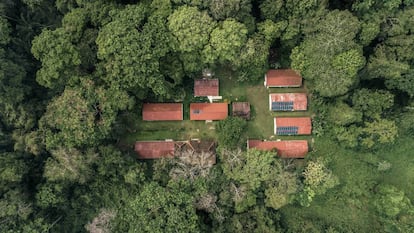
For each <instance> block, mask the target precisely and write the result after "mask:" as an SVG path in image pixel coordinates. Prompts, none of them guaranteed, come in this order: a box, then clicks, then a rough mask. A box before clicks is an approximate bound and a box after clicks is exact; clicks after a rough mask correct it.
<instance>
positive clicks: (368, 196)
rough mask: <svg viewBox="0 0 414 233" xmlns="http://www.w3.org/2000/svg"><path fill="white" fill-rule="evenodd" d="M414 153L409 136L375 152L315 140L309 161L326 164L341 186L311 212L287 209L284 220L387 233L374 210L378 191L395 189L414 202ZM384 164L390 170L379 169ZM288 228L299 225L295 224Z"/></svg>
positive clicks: (319, 199) (320, 199)
mask: <svg viewBox="0 0 414 233" xmlns="http://www.w3.org/2000/svg"><path fill="white" fill-rule="evenodd" d="M413 149H414V146H413V144H412V138H411V137H409V136H407V135H400V137H399V138H398V139H397V141H396V143H394V144H393V145H388V146H387V147H384V148H379V149H378V150H376V151H375V152H360V151H354V150H349V149H346V148H344V147H342V146H340V145H338V143H337V142H335V141H332V140H331V139H329V138H326V137H320V138H315V146H314V151H313V152H311V153H310V154H309V157H308V158H310V157H321V158H323V159H324V160H326V161H327V164H328V166H329V168H330V169H331V170H332V171H333V173H334V174H335V175H336V176H337V177H338V178H339V181H340V184H339V185H338V186H336V187H335V188H333V189H330V190H328V192H327V193H326V194H325V195H322V196H317V197H316V198H315V199H314V201H313V202H312V204H311V205H310V206H309V207H307V208H303V207H299V206H296V205H288V206H286V207H285V208H283V209H282V210H281V212H282V218H284V219H287V220H292V221H295V219H304V220H306V222H308V223H309V224H310V225H313V224H314V225H318V221H319V220H321V219H322V220H323V222H324V223H325V224H329V223H332V224H333V226H335V228H337V229H342V230H343V232H383V226H382V225H381V223H380V222H379V217H378V213H377V212H376V210H375V208H374V206H373V201H374V200H375V196H374V194H375V187H376V185H378V184H390V185H393V186H395V187H397V188H398V189H399V190H402V191H403V192H404V193H405V194H406V195H407V196H408V198H410V199H411V200H413V198H414V183H413V182H412V180H414V170H413V169H412V167H413V164H414V150H413ZM383 161H387V162H389V163H391V168H390V169H389V170H387V171H380V170H379V169H378V164H379V163H380V162H383ZM288 224H292V225H295V222H291V223H289V222H288ZM300 227H303V231H297V232H318V231H312V230H311V229H312V228H313V227H314V226H300ZM306 227H307V229H306ZM319 227H320V226H319ZM324 227H327V226H324Z"/></svg>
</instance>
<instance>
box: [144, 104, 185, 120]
mask: <svg viewBox="0 0 414 233" xmlns="http://www.w3.org/2000/svg"><path fill="white" fill-rule="evenodd" d="M142 119H143V120H144V121H182V120H183V104H181V103H157V104H144V105H143V107H142Z"/></svg>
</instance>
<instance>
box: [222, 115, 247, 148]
mask: <svg viewBox="0 0 414 233" xmlns="http://www.w3.org/2000/svg"><path fill="white" fill-rule="evenodd" d="M246 127H247V122H246V120H244V119H242V118H239V117H228V118H227V119H225V120H223V121H220V122H219V123H218V124H217V127H216V128H217V133H218V140H219V143H220V146H221V147H223V148H229V149H235V148H237V147H239V148H240V147H242V146H241V145H244V143H245V142H244V140H243V139H245V138H244V137H243V132H244V130H245V129H246Z"/></svg>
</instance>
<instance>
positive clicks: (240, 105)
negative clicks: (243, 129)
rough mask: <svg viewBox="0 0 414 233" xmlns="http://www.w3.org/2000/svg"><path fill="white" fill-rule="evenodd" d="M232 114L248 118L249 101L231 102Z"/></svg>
mask: <svg viewBox="0 0 414 233" xmlns="http://www.w3.org/2000/svg"><path fill="white" fill-rule="evenodd" d="M231 108H232V112H233V116H239V117H242V118H245V119H250V103H249V102H233V103H232V107H231Z"/></svg>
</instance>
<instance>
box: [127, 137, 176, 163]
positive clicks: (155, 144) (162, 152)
mask: <svg viewBox="0 0 414 233" xmlns="http://www.w3.org/2000/svg"><path fill="white" fill-rule="evenodd" d="M174 151H175V143H174V142H173V141H138V142H136V143H135V152H137V154H138V158H140V159H160V158H172V157H174Z"/></svg>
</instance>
